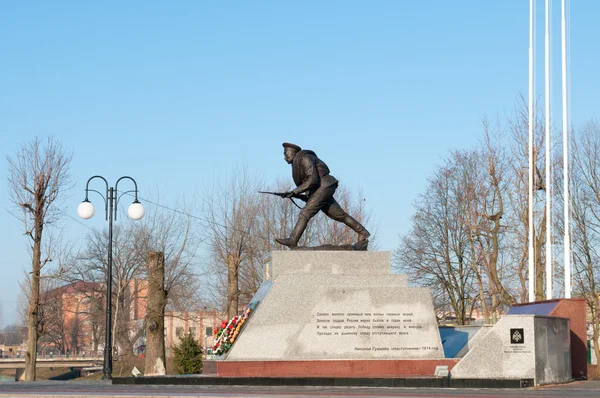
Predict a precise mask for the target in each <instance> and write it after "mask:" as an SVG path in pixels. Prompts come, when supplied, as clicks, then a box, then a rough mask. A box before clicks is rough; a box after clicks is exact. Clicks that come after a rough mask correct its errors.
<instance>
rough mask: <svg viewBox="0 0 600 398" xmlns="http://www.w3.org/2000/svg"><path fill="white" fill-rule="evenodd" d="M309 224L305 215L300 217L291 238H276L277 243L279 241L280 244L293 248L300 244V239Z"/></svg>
mask: <svg viewBox="0 0 600 398" xmlns="http://www.w3.org/2000/svg"><path fill="white" fill-rule="evenodd" d="M307 225H308V220H305V219H304V217H300V218H299V219H298V222H297V223H296V226H295V227H294V230H293V231H292V233H291V234H290V237H289V238H277V239H275V241H277V243H279V244H280V245H284V246H287V247H289V248H290V249H293V248H294V247H296V246H298V241H299V240H300V237H301V236H302V234H303V233H304V230H305V229H306V226H307Z"/></svg>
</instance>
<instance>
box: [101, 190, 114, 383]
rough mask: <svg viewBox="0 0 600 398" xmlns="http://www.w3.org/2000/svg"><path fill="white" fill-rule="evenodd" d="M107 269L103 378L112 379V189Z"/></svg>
mask: <svg viewBox="0 0 600 398" xmlns="http://www.w3.org/2000/svg"><path fill="white" fill-rule="evenodd" d="M107 200H108V202H109V213H108V270H107V273H106V333H105V336H106V341H105V342H104V376H103V377H102V378H103V379H105V380H110V379H112V370H113V366H112V260H113V259H112V246H113V214H114V211H113V209H114V208H113V202H114V189H113V188H110V189H109V192H108V198H107Z"/></svg>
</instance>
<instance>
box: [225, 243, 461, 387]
mask: <svg viewBox="0 0 600 398" xmlns="http://www.w3.org/2000/svg"><path fill="white" fill-rule="evenodd" d="M265 277H266V280H267V282H268V283H270V289H269V291H268V293H267V294H266V295H265V296H264V298H263V299H262V301H261V302H260V303H259V304H258V305H257V307H256V310H255V311H254V313H253V314H252V316H251V317H250V319H249V321H248V322H247V323H246V326H245V328H244V330H243V331H242V333H241V334H240V336H238V339H237V340H236V342H235V344H234V345H233V346H232V348H231V350H230V352H229V353H228V354H227V356H226V357H225V358H224V360H223V361H217V366H218V367H219V368H220V371H218V370H217V373H218V374H219V375H228V376H235V375H236V374H238V375H241V374H240V373H239V372H242V374H243V375H244V376H252V375H255V376H266V375H277V376H285V375H289V376H291V375H293V376H315V373H318V375H319V376H323V377H326V376H340V373H344V374H346V375H348V374H351V375H353V376H354V377H361V376H365V377H383V376H385V377H391V376H394V375H395V376H399V375H433V373H434V371H435V367H436V366H438V365H443V366H449V367H450V368H451V367H452V366H454V364H455V363H456V362H457V360H445V358H444V353H443V349H442V344H441V340H440V335H439V332H438V328H437V322H436V318H435V313H434V309H433V303H432V299H431V295H430V293H429V289H426V288H410V287H408V282H407V277H406V275H394V274H391V272H390V253H389V252H335V251H333V252H326V251H323V252H319V251H316V252H314V251H313V252H303V251H285V252H274V253H273V257H272V261H271V262H270V263H269V264H268V266H267V267H266V275H265ZM414 360H424V361H425V362H422V363H421V364H417V363H416V362H414ZM317 361H318V362H317ZM252 369H255V370H252ZM284 369H285V370H284ZM282 373H283V374H282Z"/></svg>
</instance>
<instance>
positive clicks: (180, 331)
mask: <svg viewBox="0 0 600 398" xmlns="http://www.w3.org/2000/svg"><path fill="white" fill-rule="evenodd" d="M175 335H176V336H177V337H179V338H182V337H183V328H181V327H179V328H175Z"/></svg>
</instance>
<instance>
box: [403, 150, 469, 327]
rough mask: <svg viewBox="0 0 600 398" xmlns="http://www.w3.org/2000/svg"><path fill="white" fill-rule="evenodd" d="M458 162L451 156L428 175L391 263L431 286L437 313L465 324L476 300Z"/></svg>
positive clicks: (417, 282) (415, 280) (415, 281)
mask: <svg viewBox="0 0 600 398" xmlns="http://www.w3.org/2000/svg"><path fill="white" fill-rule="evenodd" d="M456 167H460V164H454V163H453V162H452V161H447V162H446V164H445V165H444V166H442V167H440V168H439V169H438V170H436V171H435V172H434V175H433V176H432V177H431V178H430V179H429V182H428V185H427V189H426V192H425V193H423V194H421V195H420V196H419V199H418V200H417V202H416V203H415V214H414V216H413V218H412V228H411V230H410V232H409V233H408V235H406V236H404V237H402V240H401V243H400V246H399V247H398V249H397V250H396V251H395V252H394V257H393V262H394V266H395V267H396V268H397V269H399V270H400V271H403V272H406V273H407V274H408V275H409V278H410V279H411V281H412V282H413V283H415V284H417V285H419V286H425V287H429V288H430V289H431V291H432V294H433V297H434V302H435V303H436V305H437V310H438V314H441V316H442V317H447V316H451V317H454V318H455V319H456V323H458V324H460V325H463V324H465V323H466V322H467V318H468V315H469V309H470V308H471V307H472V303H473V300H474V297H473V294H474V289H473V267H471V265H470V261H471V260H470V259H469V258H470V257H471V256H472V255H473V254H472V253H471V247H470V245H469V242H468V239H467V237H468V236H469V233H470V231H469V230H467V229H466V228H465V226H464V225H463V224H462V223H461V222H460V212H461V211H462V209H461V207H462V206H461V204H459V203H457V200H456V199H457V190H456V189H457V188H458V185H457V176H459V175H460V173H457V170H456ZM444 313H446V314H444Z"/></svg>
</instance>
